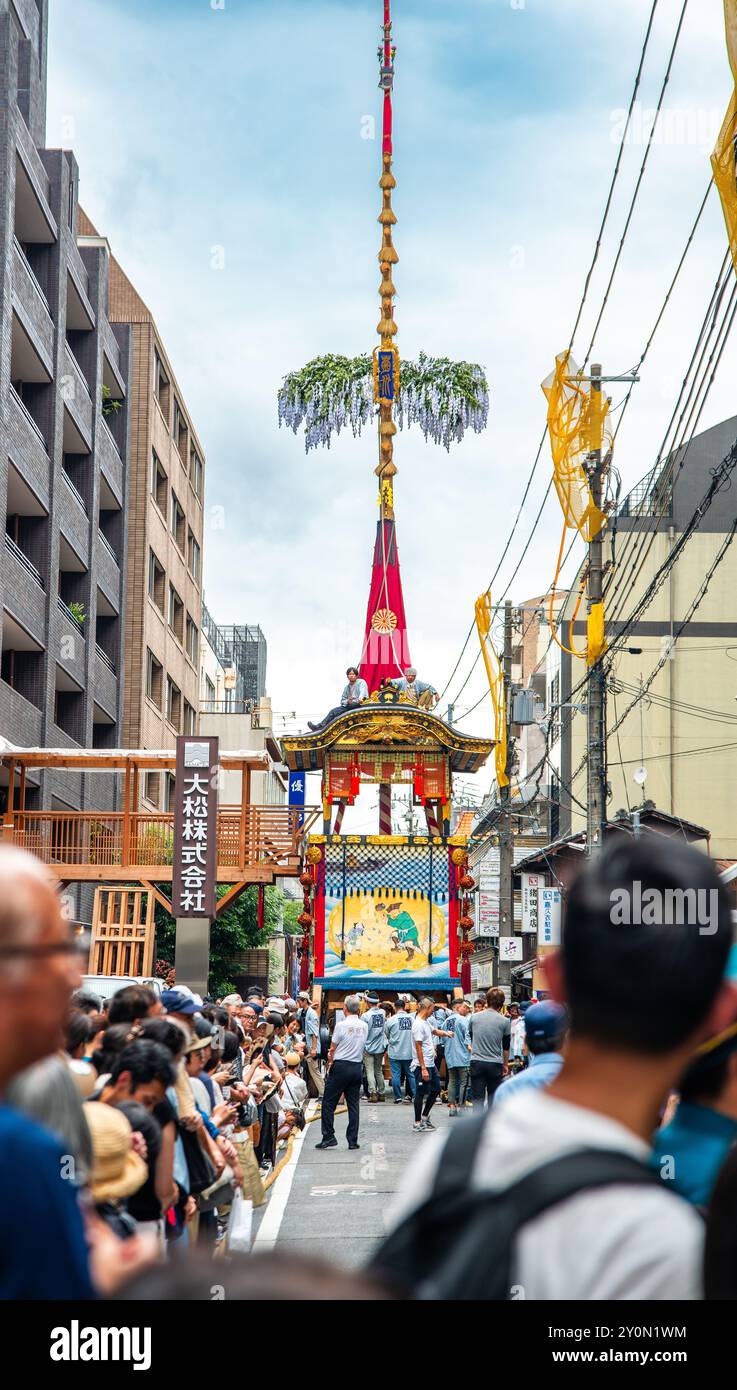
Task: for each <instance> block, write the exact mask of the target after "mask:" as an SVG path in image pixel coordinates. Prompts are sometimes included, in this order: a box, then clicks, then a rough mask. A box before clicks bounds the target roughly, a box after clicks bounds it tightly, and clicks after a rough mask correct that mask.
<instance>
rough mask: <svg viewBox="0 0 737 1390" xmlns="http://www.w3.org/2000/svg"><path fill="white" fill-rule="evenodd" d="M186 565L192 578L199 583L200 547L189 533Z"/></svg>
mask: <svg viewBox="0 0 737 1390" xmlns="http://www.w3.org/2000/svg"><path fill="white" fill-rule="evenodd" d="M187 563H188V564H189V568H190V570H191V572H192V578H193V579H196V580H197V583H198V584H199V581H200V547H199V545H198V543H197V541H196V540H195V538H194V536H193V534H192V532H191V531H190V533H189V547H188V553H187Z"/></svg>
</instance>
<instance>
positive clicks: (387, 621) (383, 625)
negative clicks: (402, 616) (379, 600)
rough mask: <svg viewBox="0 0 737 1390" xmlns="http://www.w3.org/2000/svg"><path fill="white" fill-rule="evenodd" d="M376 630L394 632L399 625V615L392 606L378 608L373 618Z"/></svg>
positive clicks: (373, 626)
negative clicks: (393, 610) (393, 611)
mask: <svg viewBox="0 0 737 1390" xmlns="http://www.w3.org/2000/svg"><path fill="white" fill-rule="evenodd" d="M371 626H372V628H373V630H374V632H393V631H394V629H395V627H396V626H397V615H396V613H392V610H391V608H377V610H376V612H375V613H374V616H373V618H372V619H371Z"/></svg>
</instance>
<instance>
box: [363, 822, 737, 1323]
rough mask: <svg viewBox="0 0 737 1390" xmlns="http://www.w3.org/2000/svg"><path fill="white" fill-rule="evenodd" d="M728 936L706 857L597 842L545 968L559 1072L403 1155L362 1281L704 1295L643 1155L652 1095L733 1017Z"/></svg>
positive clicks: (464, 1293)
mask: <svg viewBox="0 0 737 1390" xmlns="http://www.w3.org/2000/svg"><path fill="white" fill-rule="evenodd" d="M706 902H709V903H710V904H711V908H710V912H709V914H708V919H706V918H705V915H704V913H702V912H701V911H700V910H698V911H697V910H695V909H696V907H697V905H698V904H699V903H701V904H702V905H703V904H704V903H706ZM627 904H629V908H630V910H629V912H625V911H624V907H626V906H627ZM645 904H647V909H646V906H645ZM623 905H624V906H623ZM633 905H634V907H633ZM653 905H654V906H653ZM658 905H660V908H659V907H658ZM674 918H675V920H673V919H674ZM731 937H732V922H731V902H730V899H729V896H728V894H727V892H726V890H725V889H724V887H723V885H722V884H721V882H720V880H719V878H718V876H717V873H716V870H715V868H714V865H713V864H712V862H711V861H710V860H709V859H708V858H707V857H706V856H705V855H703V854H700V853H699V852H697V851H696V850H694V849H692V848H690V847H689V846H688V845H686V844H684V843H683V842H680V841H676V840H669V839H665V838H661V837H660V836H655V835H644V836H642V837H641V838H639V839H636V840H635V839H630V837H629V836H625V835H617V836H616V838H614V839H613V840H611V841H610V842H609V843H608V844H607V846H606V847H605V849H603V850H602V851H600V852H599V853H598V854H597V855H596V857H595V858H593V859H592V860H591V861H589V863H588V865H587V866H586V868H585V869H584V870H583V872H582V873H581V874H580V875H579V877H578V878H577V879H576V880H575V882H574V883H573V885H572V887H571V888H570V889H569V892H568V900H567V904H566V913H565V924H564V931H563V944H562V949H561V951H560V953H558V954H556V955H553V956H548V957H546V961H545V968H546V974H547V980H548V987H549V990H550V994H551V996H552V997H553V998H554V999H555V1000H556V1001H557V1002H559V1003H565V1004H566V1005H567V1007H568V1012H569V1017H570V1035H569V1040H568V1043H567V1046H566V1054H565V1060H564V1062H563V1066H562V1069H561V1071H560V1073H559V1074H558V1076H557V1077H556V1078H555V1079H554V1080H553V1081H552V1083H551V1085H550V1086H549V1087H547V1088H543V1089H539V1088H530V1087H528V1088H526V1089H525V1090H523V1091H522V1092H521V1093H520V1094H518V1095H515V1096H510V1098H509V1099H508V1100H507V1101H506V1103H505V1104H503V1105H501V1106H499V1107H496V1106H494V1107H493V1109H491V1110H490V1111H487V1112H486V1113H485V1114H483V1113H482V1114H481V1115H479V1116H474V1118H473V1119H471V1120H464V1121H461V1122H460V1124H459V1125H457V1126H455V1127H454V1128H453V1129H452V1130H451V1132H450V1134H449V1136H448V1138H447V1140H445V1143H444V1145H441V1144H440V1143H433V1144H432V1145H431V1146H430V1147H429V1148H428V1149H427V1150H426V1151H425V1152H424V1153H422V1154H419V1155H418V1156H417V1159H416V1161H415V1163H413V1165H412V1169H411V1173H410V1174H409V1175H408V1179H407V1182H406V1184H405V1185H404V1187H403V1189H402V1190H400V1193H399V1194H398V1197H397V1199H396V1201H395V1205H394V1209H393V1211H392V1213H391V1218H392V1227H393V1229H392V1230H391V1233H390V1235H389V1236H388V1237H387V1239H386V1240H385V1242H384V1244H383V1245H382V1247H381V1248H380V1250H379V1251H378V1253H377V1254H376V1256H375V1257H374V1260H373V1266H374V1272H378V1273H380V1274H381V1275H382V1276H383V1277H384V1278H385V1279H386V1280H387V1281H394V1282H396V1283H397V1284H398V1285H399V1286H401V1287H404V1288H410V1289H411V1290H412V1291H413V1292H414V1294H415V1296H417V1297H420V1298H432V1299H443V1298H449V1299H473V1298H481V1299H486V1300H488V1299H519V1298H525V1299H538V1300H542V1299H544V1300H548V1299H550V1300H556V1299H570V1300H576V1299H579V1300H603V1299H615V1300H621V1299H632V1300H638V1299H644V1300H677V1299H694V1298H699V1297H701V1267H702V1255H703V1242H704V1227H703V1222H702V1221H701V1219H700V1217H699V1216H698V1214H697V1213H696V1212H695V1211H694V1210H693V1208H692V1207H691V1206H689V1205H688V1204H687V1203H686V1202H684V1201H683V1200H681V1199H680V1198H679V1197H677V1196H675V1195H673V1194H672V1193H671V1192H670V1191H669V1190H667V1189H666V1188H665V1187H664V1186H663V1184H662V1183H661V1182H660V1179H659V1178H658V1177H657V1175H656V1174H654V1173H653V1172H652V1170H651V1169H650V1168H649V1167H648V1159H649V1156H650V1152H651V1147H650V1146H651V1135H652V1133H653V1131H654V1129H655V1128H656V1125H657V1120H658V1115H659V1112H660V1108H661V1106H662V1104H663V1101H664V1099H665V1097H666V1096H667V1095H668V1093H669V1091H670V1090H671V1089H672V1087H673V1086H674V1085H675V1083H676V1081H677V1079H678V1077H679V1076H680V1075H681V1074H682V1073H683V1070H684V1068H685V1066H686V1064H687V1062H688V1061H689V1059H690V1058H691V1056H692V1055H693V1053H694V1051H695V1050H696V1048H697V1047H698V1046H699V1044H700V1043H701V1042H702V1041H703V1040H704V1039H705V1038H707V1037H710V1036H714V1035H715V1034H717V1033H719V1032H720V1031H721V1030H722V1029H724V1028H726V1027H728V1026H729V1024H730V1023H731V1022H732V1021H734V1019H735V1016H736V1015H737V993H735V990H734V988H733V987H732V986H731V985H730V983H729V982H728V981H727V980H726V978H725V971H726V966H727V958H728V953H729V948H730V942H731Z"/></svg>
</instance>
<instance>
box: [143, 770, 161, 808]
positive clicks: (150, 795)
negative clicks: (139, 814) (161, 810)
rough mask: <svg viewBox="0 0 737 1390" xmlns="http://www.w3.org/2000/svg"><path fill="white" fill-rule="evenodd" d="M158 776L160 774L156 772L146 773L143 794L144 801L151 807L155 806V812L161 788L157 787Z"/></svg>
mask: <svg viewBox="0 0 737 1390" xmlns="http://www.w3.org/2000/svg"><path fill="white" fill-rule="evenodd" d="M160 776H161V774H160V773H158V772H147V773H146V790H145V792H144V796H145V798H146V800H147V801H150V802H151V805H152V806H155V807H156V808H157V810H158V805H159V797H160V796H161V787H160V785H159V781H160Z"/></svg>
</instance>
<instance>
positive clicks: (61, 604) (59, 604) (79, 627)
mask: <svg viewBox="0 0 737 1390" xmlns="http://www.w3.org/2000/svg"><path fill="white" fill-rule="evenodd" d="M56 603H57V607H58V609H59V612H60V613H63V614H64V617H65V618H68V619H69V621H70V623H73V624H74V626H75V627H76V629H77V631H78V632H81V633H82V634H84V623H82V622H80V620H79V618H78V617H76V615H75V614H74V613H73V612H72V610H71V608H68V607H67V605H66V604H65V602H64V600H63V598H61V597H60V596H59V595H57V599H56Z"/></svg>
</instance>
